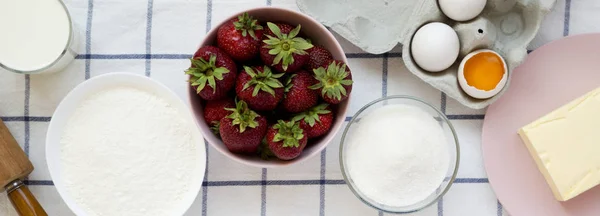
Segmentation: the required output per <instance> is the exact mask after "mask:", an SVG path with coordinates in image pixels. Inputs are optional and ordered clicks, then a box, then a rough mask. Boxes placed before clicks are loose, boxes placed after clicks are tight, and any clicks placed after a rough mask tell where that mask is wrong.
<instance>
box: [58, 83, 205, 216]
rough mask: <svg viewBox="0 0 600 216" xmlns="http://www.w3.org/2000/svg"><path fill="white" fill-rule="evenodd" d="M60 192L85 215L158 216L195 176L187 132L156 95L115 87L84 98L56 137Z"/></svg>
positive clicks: (167, 210)
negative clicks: (64, 189)
mask: <svg viewBox="0 0 600 216" xmlns="http://www.w3.org/2000/svg"><path fill="white" fill-rule="evenodd" d="M61 146H62V149H61V169H62V170H61V171H62V172H61V174H62V178H63V179H64V182H65V185H66V187H67V191H68V193H69V194H70V195H71V197H72V198H74V200H75V202H76V203H77V204H78V205H79V206H80V207H81V208H82V209H83V210H84V211H85V212H86V213H87V214H88V215H90V216H114V215H127V216H147V215H153V216H162V215H172V214H173V211H175V209H177V208H180V206H179V205H180V203H181V200H182V199H183V198H184V196H185V195H186V194H187V193H188V192H189V185H190V184H191V181H192V180H194V179H195V177H196V176H195V175H197V172H195V171H196V169H197V166H199V164H200V161H199V158H196V155H197V153H196V143H195V142H194V140H193V136H192V128H190V124H188V123H186V121H184V118H183V117H182V115H180V114H179V113H178V111H177V109H175V108H174V107H172V106H171V105H170V104H169V103H167V101H165V100H164V99H162V98H160V97H157V96H156V95H154V94H152V93H149V92H146V91H143V90H140V89H136V88H131V87H124V86H123V87H115V88H111V89H107V90H104V91H100V92H98V93H96V94H93V95H91V96H89V97H88V98H86V99H85V100H84V101H83V102H82V103H81V104H80V105H79V106H78V107H77V108H76V110H75V112H74V113H73V115H72V116H71V117H70V119H69V121H68V123H67V125H66V128H65V131H64V133H63V135H62V138H61Z"/></svg>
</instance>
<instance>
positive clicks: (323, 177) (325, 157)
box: [319, 148, 327, 216]
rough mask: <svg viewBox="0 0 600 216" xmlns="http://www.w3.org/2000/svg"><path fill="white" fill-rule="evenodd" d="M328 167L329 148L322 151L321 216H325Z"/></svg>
mask: <svg viewBox="0 0 600 216" xmlns="http://www.w3.org/2000/svg"><path fill="white" fill-rule="evenodd" d="M326 165H327V148H325V149H323V151H321V172H320V177H321V179H320V184H321V186H320V187H319V216H324V215H325V173H326Z"/></svg>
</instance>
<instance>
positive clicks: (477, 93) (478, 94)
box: [458, 49, 508, 99]
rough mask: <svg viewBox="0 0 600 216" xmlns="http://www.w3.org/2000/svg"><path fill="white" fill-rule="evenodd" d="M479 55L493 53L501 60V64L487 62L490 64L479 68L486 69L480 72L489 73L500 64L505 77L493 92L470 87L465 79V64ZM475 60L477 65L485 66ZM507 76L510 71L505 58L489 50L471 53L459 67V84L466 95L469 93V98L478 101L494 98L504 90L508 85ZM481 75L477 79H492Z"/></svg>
mask: <svg viewBox="0 0 600 216" xmlns="http://www.w3.org/2000/svg"><path fill="white" fill-rule="evenodd" d="M479 53H493V54H495V55H496V56H498V57H499V58H500V60H501V62H499V63H498V62H494V63H489V62H490V61H487V63H488V64H487V65H482V66H480V68H479V69H484V70H480V72H481V71H485V72H489V71H491V70H490V69H491V66H498V64H499V66H501V67H502V69H501V70H502V72H503V75H502V77H501V78H500V81H498V83H497V84H496V86H495V87H494V88H493V89H491V90H482V89H478V88H475V87H474V86H471V85H469V83H468V82H467V79H466V78H465V64H466V63H467V61H469V59H471V58H473V57H474V56H475V55H477V54H479ZM485 59H489V58H485ZM474 60H477V61H476V62H473V63H475V64H477V63H479V64H483V63H481V61H479V60H480V59H474ZM507 74H508V69H507V67H506V62H505V61H504V58H502V56H501V55H500V54H498V53H497V52H494V51H493V50H489V49H481V50H476V51H473V52H471V53H469V54H468V55H467V56H465V58H463V60H462V61H461V62H460V65H459V66H458V84H459V85H460V87H461V88H462V89H463V91H464V92H465V93H467V94H468V95H469V96H471V97H474V98H477V99H487V98H491V97H493V96H494V95H497V94H498V93H499V92H500V91H501V90H502V89H503V88H504V86H505V85H506V80H507V77H508V75H507ZM480 75H481V76H477V77H478V78H489V77H490V76H489V75H487V74H480ZM488 83H489V82H488ZM492 83H493V82H492Z"/></svg>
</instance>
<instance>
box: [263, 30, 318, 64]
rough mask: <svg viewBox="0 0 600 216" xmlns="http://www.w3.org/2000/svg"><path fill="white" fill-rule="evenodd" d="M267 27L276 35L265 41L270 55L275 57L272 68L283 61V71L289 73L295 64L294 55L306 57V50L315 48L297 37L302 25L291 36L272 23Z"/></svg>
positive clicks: (269, 36)
mask: <svg viewBox="0 0 600 216" xmlns="http://www.w3.org/2000/svg"><path fill="white" fill-rule="evenodd" d="M267 26H268V27H269V30H271V32H273V34H274V35H275V37H273V36H271V35H267V37H268V38H269V39H267V40H263V42H264V43H265V44H267V48H269V54H270V55H274V56H275V59H274V60H273V64H272V65H271V66H273V65H276V64H279V63H280V62H282V61H283V63H282V67H283V70H284V71H287V68H288V66H289V65H291V64H292V63H294V58H293V56H292V54H297V55H306V54H308V53H307V52H306V50H308V49H310V48H312V47H313V45H312V44H311V43H309V42H308V41H306V40H305V39H304V38H301V37H296V36H297V35H298V34H299V33H300V28H301V26H300V25H298V26H297V27H296V28H295V29H293V30H292V31H291V32H290V33H289V34H282V33H281V29H280V28H279V27H278V26H277V25H275V24H274V23H272V22H268V23H267Z"/></svg>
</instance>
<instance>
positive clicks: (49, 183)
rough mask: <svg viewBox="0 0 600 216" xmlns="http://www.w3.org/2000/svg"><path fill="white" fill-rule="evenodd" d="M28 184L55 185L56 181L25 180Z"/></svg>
mask: <svg viewBox="0 0 600 216" xmlns="http://www.w3.org/2000/svg"><path fill="white" fill-rule="evenodd" d="M24 183H25V184H26V185H45V186H53V185H54V182H53V181H49V180H26V181H25V182H24Z"/></svg>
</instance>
